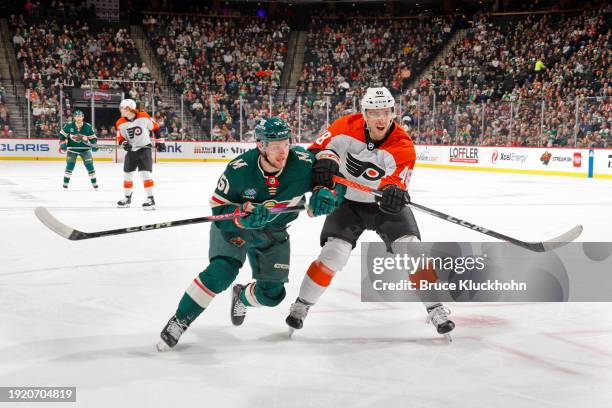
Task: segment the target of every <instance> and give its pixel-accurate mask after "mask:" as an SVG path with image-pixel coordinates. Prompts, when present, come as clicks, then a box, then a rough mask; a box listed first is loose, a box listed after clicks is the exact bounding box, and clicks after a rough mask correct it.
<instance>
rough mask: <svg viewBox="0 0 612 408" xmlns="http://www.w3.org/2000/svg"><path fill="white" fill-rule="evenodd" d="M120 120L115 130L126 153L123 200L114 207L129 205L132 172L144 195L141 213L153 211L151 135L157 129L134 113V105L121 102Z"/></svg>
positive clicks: (145, 115)
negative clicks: (141, 185)
mask: <svg viewBox="0 0 612 408" xmlns="http://www.w3.org/2000/svg"><path fill="white" fill-rule="evenodd" d="M119 111H120V112H121V118H120V119H119V120H118V121H117V122H116V123H115V128H116V129H117V144H119V145H120V146H122V147H123V149H124V150H125V151H126V154H125V159H124V161H123V189H124V193H125V197H124V198H122V199H121V200H119V201H118V202H117V207H119V208H127V207H129V206H130V204H131V203H132V187H133V186H134V182H133V178H134V172H135V171H136V170H138V171H139V172H140V177H141V178H142V182H143V185H144V189H145V192H146V195H147V199H146V201H145V202H144V203H143V204H142V208H143V209H144V210H154V209H155V199H154V198H153V178H152V176H151V173H152V172H153V153H152V147H153V142H152V140H151V136H152V132H154V131H156V130H157V129H159V125H158V124H157V122H155V121H154V120H153V119H151V117H150V116H149V114H148V113H146V112H140V111H138V110H137V109H136V101H134V100H133V99H124V100H122V101H121V103H120V104H119Z"/></svg>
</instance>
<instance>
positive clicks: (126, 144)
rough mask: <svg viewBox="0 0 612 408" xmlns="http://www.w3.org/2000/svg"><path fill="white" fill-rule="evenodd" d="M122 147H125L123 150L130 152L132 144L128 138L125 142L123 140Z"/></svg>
mask: <svg viewBox="0 0 612 408" xmlns="http://www.w3.org/2000/svg"><path fill="white" fill-rule="evenodd" d="M121 147H123V150H125V151H126V152H129V151H131V150H132V145H131V144H130V142H128V141H127V140H124V141H123V142H121Z"/></svg>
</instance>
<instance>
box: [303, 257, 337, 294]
mask: <svg viewBox="0 0 612 408" xmlns="http://www.w3.org/2000/svg"><path fill="white" fill-rule="evenodd" d="M334 274H335V272H334V271H332V270H331V269H329V268H328V267H327V266H325V264H323V262H321V261H319V260H317V261H314V262H313V263H311V264H310V266H309V267H308V271H307V272H306V276H304V280H303V281H302V286H300V296H299V297H300V299H303V300H304V301H306V302H308V303H309V304H315V303H317V301H318V300H319V298H320V297H321V295H323V293H324V292H325V289H327V287H328V286H329V284H330V283H331V281H332V278H333V277H334Z"/></svg>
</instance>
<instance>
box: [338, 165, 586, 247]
mask: <svg viewBox="0 0 612 408" xmlns="http://www.w3.org/2000/svg"><path fill="white" fill-rule="evenodd" d="M334 181H335V182H336V183H338V184H343V185H345V186H347V187H351V188H354V189H356V190H360V191H363V192H366V193H370V194H373V195H375V196H377V197H381V196H382V192H381V191H380V190H376V189H373V188H370V187H368V186H366V185H364V184H361V183H358V182H356V181H352V180H347V179H345V178H342V177H338V176H334ZM409 205H410V206H411V207H414V208H416V209H417V210H419V211H422V212H424V213H427V214H429V215H433V216H434V217H438V218H441V219H443V220H446V221H449V222H452V223H453V224H457V225H461V226H462V227H465V228H468V229H471V230H473V231H476V232H480V233H482V234H485V235H488V236H490V237H494V238H497V239H501V240H502V241H507V242H510V243H512V244H514V245H517V246H520V247H521V248H525V249H528V250H530V251H534V252H545V251H552V250H554V249H557V248H560V247H562V246H564V245H565V244H567V243H568V242H572V241H573V240H575V239H576V238H578V237H579V236H580V234H581V233H582V229H583V228H582V225H577V226H575V227H574V228H572V229H570V230H569V231H567V232H565V233H563V234H561V235H559V236H558V237H555V238H552V239H549V240H546V241H541V242H525V241H521V240H519V239H516V238H512V237H509V236H507V235H504V234H500V233H499V232H495V231H492V230H490V229H487V228H484V227H481V226H479V225H476V224H472V223H471V222H467V221H464V220H460V219H458V218H455V217H452V216H450V215H448V214H444V213H442V212H440V211H436V210H433V209H431V208H428V207H425V206H423V205H420V204H417V203H414V202H410V204H409Z"/></svg>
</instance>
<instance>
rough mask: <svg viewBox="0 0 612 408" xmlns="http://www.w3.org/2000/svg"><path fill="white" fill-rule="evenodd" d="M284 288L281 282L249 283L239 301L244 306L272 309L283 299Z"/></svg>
mask: <svg viewBox="0 0 612 408" xmlns="http://www.w3.org/2000/svg"><path fill="white" fill-rule="evenodd" d="M285 295H286V292H285V286H284V284H283V283H282V282H268V281H258V282H251V283H249V284H248V285H246V286H245V287H244V289H243V290H242V292H241V293H240V300H241V301H242V303H244V305H245V306H251V307H260V306H268V307H274V306H276V305H278V304H279V303H280V302H282V301H283V299H284V298H285Z"/></svg>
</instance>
